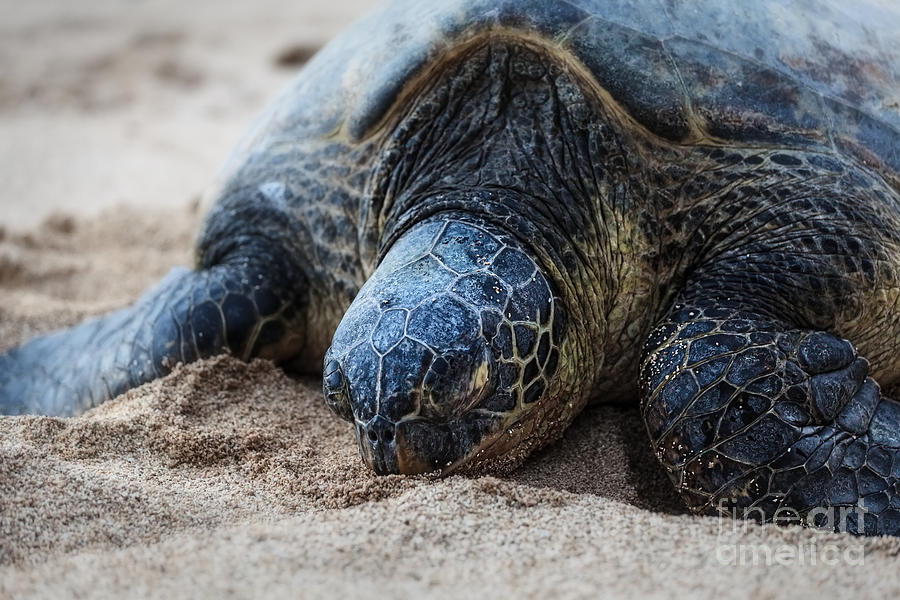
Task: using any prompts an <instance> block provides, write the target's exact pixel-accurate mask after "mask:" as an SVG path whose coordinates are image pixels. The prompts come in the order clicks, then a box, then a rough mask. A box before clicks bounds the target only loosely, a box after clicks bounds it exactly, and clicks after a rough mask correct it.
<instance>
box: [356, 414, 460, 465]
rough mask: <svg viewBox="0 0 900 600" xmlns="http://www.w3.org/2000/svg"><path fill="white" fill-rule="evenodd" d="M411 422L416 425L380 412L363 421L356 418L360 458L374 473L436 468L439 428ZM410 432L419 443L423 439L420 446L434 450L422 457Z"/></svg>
mask: <svg viewBox="0 0 900 600" xmlns="http://www.w3.org/2000/svg"><path fill="white" fill-rule="evenodd" d="M414 422H415V423H416V425H412V426H411V425H410V423H411V421H402V422H400V423H399V424H398V423H394V422H393V421H390V420H389V419H386V418H385V417H383V416H382V415H375V417H373V418H372V419H371V420H370V421H369V422H368V423H365V424H361V423H359V422H357V425H356V441H357V443H358V444H359V454H360V456H361V457H362V459H363V462H365V463H366V465H367V466H368V467H369V468H370V469H372V470H373V471H375V473H377V474H378V475H389V474H404V475H417V474H420V473H428V472H431V471H436V470H438V469H440V466H439V465H440V463H439V461H438V460H436V459H435V456H439V455H441V454H442V453H441V452H440V447H441V446H442V445H443V444H442V443H441V441H440V438H441V437H442V436H441V435H440V431H439V428H437V427H426V428H423V427H422V424H424V422H423V421H419V420H416V421H414ZM411 433H412V434H414V436H413V437H414V438H415V439H416V440H418V441H419V442H420V443H421V442H422V441H426V439H427V441H428V443H427V444H424V446H425V447H426V448H428V449H433V450H438V452H436V453H435V454H432V455H431V458H426V455H425V454H423V452H422V450H421V449H417V448H416V446H419V444H416V443H413V440H411V439H410V434H411Z"/></svg>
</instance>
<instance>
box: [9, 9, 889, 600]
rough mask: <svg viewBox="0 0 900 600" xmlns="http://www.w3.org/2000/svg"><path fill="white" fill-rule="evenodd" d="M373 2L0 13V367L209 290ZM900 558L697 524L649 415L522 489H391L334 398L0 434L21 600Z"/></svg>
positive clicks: (226, 382)
mask: <svg viewBox="0 0 900 600" xmlns="http://www.w3.org/2000/svg"><path fill="white" fill-rule="evenodd" d="M371 4H373V3H372V2H370V1H364V0H352V1H347V2H343V3H341V4H340V6H339V7H337V6H336V5H327V4H314V3H312V2H305V1H297V2H286V1H284V0H263V1H256V2H229V3H216V2H212V1H210V0H203V1H200V2H195V3H191V4H190V8H187V6H188V5H186V4H184V3H176V2H174V1H168V0H157V1H153V2H149V1H148V2H137V3H126V2H121V1H113V0H92V1H91V2H89V3H72V2H64V1H62V0H47V1H45V2H41V3H25V4H19V3H13V2H11V1H10V0H0V14H2V15H3V18H2V19H0V226H2V227H0V350H2V349H6V348H9V347H11V346H14V345H16V344H18V343H20V342H22V341H24V340H26V339H28V338H29V337H30V336H33V335H35V334H37V333H40V332H45V331H49V330H52V329H54V328H58V327H62V326H67V325H71V324H74V323H76V322H78V321H80V320H82V319H83V318H85V317H89V316H93V315H98V314H102V313H104V312H107V311H109V310H112V309H115V308H118V307H121V306H124V305H127V304H128V303H130V302H132V301H134V300H135V299H136V298H137V297H138V296H139V295H140V294H141V292H142V291H143V290H145V289H146V288H148V287H149V286H151V285H152V284H153V283H154V282H156V281H157V280H158V279H159V278H161V277H162V276H163V275H164V274H165V273H166V272H167V271H168V270H169V269H170V268H172V267H173V266H176V265H189V264H190V263H191V252H192V243H193V237H194V235H195V232H196V230H197V227H198V226H199V223H200V221H201V219H202V212H203V206H202V205H203V202H202V201H201V199H202V198H203V197H204V192H205V190H206V188H207V186H208V185H209V184H210V183H211V182H212V181H213V179H214V177H215V174H216V170H217V168H218V167H219V165H220V164H222V162H223V161H224V160H225V158H226V157H227V155H228V152H229V150H230V148H231V147H232V146H233V145H234V143H235V142H236V141H237V139H238V138H239V136H240V135H241V133H242V131H243V130H244V129H245V128H246V127H247V126H248V125H249V124H250V122H251V121H252V119H253V117H254V115H255V114H257V113H258V112H259V111H260V110H261V109H262V107H263V106H264V104H265V102H266V101H267V100H268V99H270V98H272V97H273V96H274V95H275V94H276V93H277V92H278V90H279V88H281V87H282V86H283V85H284V84H285V83H286V82H287V81H288V80H289V79H290V77H291V76H292V74H293V73H294V72H296V70H297V69H298V68H300V64H301V63H302V62H303V60H304V59H305V58H306V57H308V56H309V54H310V53H312V52H313V51H314V50H315V49H316V48H317V47H319V46H320V45H321V44H323V43H325V42H326V41H327V40H328V39H329V38H330V37H332V36H333V35H334V34H335V33H336V32H337V31H339V30H340V28H341V27H342V26H343V25H344V24H346V23H347V22H349V21H350V20H351V19H352V18H353V17H354V15H357V14H360V13H361V12H362V11H364V10H365V9H366V8H367V7H368V6H370V5H371ZM898 561H900V539H896V538H872V539H861V538H854V537H851V536H846V535H835V534H825V533H821V532H818V531H815V530H808V529H802V528H799V527H776V526H772V525H768V526H759V525H756V524H753V523H746V522H732V521H728V520H720V519H718V518H712V517H694V516H690V515H688V514H687V513H686V511H685V509H684V508H683V507H682V506H681V504H680V502H679V500H678V499H677V498H676V496H675V493H674V491H673V489H672V487H671V484H670V483H669V481H668V480H667V479H666V477H665V474H664V473H663V472H662V470H661V468H660V467H659V466H658V465H657V463H656V462H655V458H654V457H653V455H652V453H651V451H650V448H649V445H648V443H647V441H646V437H645V432H644V430H643V425H642V423H641V421H640V417H639V415H638V414H637V411H636V410H634V409H625V408H613V407H597V408H592V409H589V410H588V411H587V412H586V413H585V414H583V415H582V416H581V417H579V418H578V420H577V421H576V422H575V424H574V425H573V426H572V428H571V429H570V430H569V431H568V432H567V433H566V435H565V436H564V438H563V439H562V440H561V441H560V442H558V443H557V444H555V445H554V446H552V447H550V448H548V449H546V450H544V451H542V452H540V453H538V454H537V455H535V456H533V457H531V458H530V459H529V460H528V461H527V462H526V463H525V465H523V466H522V467H521V468H520V469H518V470H517V471H515V472H514V473H512V474H509V475H504V476H480V477H467V476H451V477H448V478H444V479H436V478H430V477H401V476H389V477H376V476H375V475H373V474H372V473H371V472H369V471H368V470H367V469H365V467H364V466H363V464H362V462H361V461H360V459H359V456H358V453H357V449H356V444H355V440H354V439H353V434H352V431H351V429H350V426H349V425H347V424H346V423H344V422H342V421H339V420H337V419H336V418H335V417H333V416H332V415H331V414H330V413H329V412H328V410H327V409H326V407H325V406H324V403H323V402H322V398H321V383H320V381H318V380H315V379H306V380H294V379H291V378H289V377H287V376H286V375H284V374H283V373H282V372H281V371H279V370H278V369H277V368H275V367H274V366H272V365H271V364H270V363H267V362H265V361H255V362H252V363H250V364H244V363H241V362H239V361H236V360H234V359H231V358H227V357H223V358H217V359H213V360H207V361H202V362H199V363H196V364H192V365H188V366H185V367H178V368H176V370H175V371H174V372H173V373H171V374H170V375H168V376H167V377H165V378H163V379H161V380H158V381H154V382H151V383H149V384H146V385H144V386H141V387H140V388H137V389H135V390H132V391H130V392H128V393H126V394H124V395H123V396H120V397H119V398H117V399H115V400H113V401H110V402H108V403H106V404H105V405H102V406H100V407H98V408H95V409H93V410H92V411H89V412H88V413H87V414H85V415H82V416H79V417H75V418H69V419H56V418H46V417H30V416H29V417H0V598H17V599H18V598H31V597H35V598H38V597H39V598H48V597H52V598H67V597H79V598H81V597H91V598H107V597H108V598H121V597H150V598H165V599H166V600H174V599H178V598H195V597H216V598H220V597H271V598H280V597H285V598H295V597H298V596H300V597H311V598H319V597H343V596H350V595H354V596H362V595H365V596H376V597H390V598H395V597H406V596H417V597H425V596H426V595H427V596H428V597H431V596H434V597H473V596H475V595H478V596H484V595H486V593H490V595H495V596H497V597H509V596H514V597H517V598H532V597H534V598H539V597H548V596H549V597H597V596H601V597H606V596H610V597H641V598H643V597H649V598H667V599H668V598H671V597H672V596H673V594H674V595H684V594H691V595H692V596H693V597H697V598H722V597H747V598H770V597H778V596H782V595H784V594H785V593H789V594H790V596H791V597H794V598H817V599H820V600H821V598H823V597H828V598H841V597H848V598H850V597H853V598H861V597H872V598H888V597H893V596H896V595H897V594H898V593H900V569H898V564H900V563H898Z"/></svg>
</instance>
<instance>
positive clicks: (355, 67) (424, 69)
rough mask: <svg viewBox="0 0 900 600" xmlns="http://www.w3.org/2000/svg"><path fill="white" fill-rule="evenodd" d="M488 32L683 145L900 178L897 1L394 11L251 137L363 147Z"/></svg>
mask: <svg viewBox="0 0 900 600" xmlns="http://www.w3.org/2000/svg"><path fill="white" fill-rule="evenodd" d="M491 31H498V32H500V31H503V32H506V33H509V32H513V33H516V34H522V35H524V36H528V37H529V38H531V39H536V38H539V39H541V40H542V41H543V43H546V44H548V45H549V46H551V47H554V48H558V49H559V50H562V51H563V52H564V53H565V54H567V55H569V56H571V57H572V58H573V59H574V60H575V61H577V62H580V63H581V65H583V67H585V69H586V71H587V72H588V73H590V74H592V75H593V77H594V78H595V79H596V81H597V84H598V85H599V86H600V87H601V88H603V89H604V90H606V92H608V94H609V95H610V96H611V97H612V99H613V100H614V101H615V102H617V103H618V104H620V105H621V107H622V108H623V109H624V110H625V111H626V112H627V113H628V114H629V115H630V116H631V117H632V118H633V119H634V121H635V122H636V123H637V124H639V125H641V126H643V127H644V128H646V129H647V130H649V131H650V132H652V133H653V134H655V135H658V136H660V137H663V138H666V139H668V140H671V141H673V142H676V143H684V144H696V143H711V144H725V145H727V144H744V145H751V144H752V145H767V146H785V147H797V146H802V147H808V148H810V149H811V150H816V151H821V152H841V153H848V154H851V155H853V156H855V157H856V158H857V159H858V160H860V161H861V162H863V163H865V164H866V165H867V166H868V167H869V168H872V169H874V170H877V171H880V172H881V173H882V175H883V176H885V177H887V178H888V179H889V180H892V181H893V182H894V183H895V184H897V182H898V181H900V175H898V174H900V35H898V32H900V7H898V5H895V4H892V3H890V2H889V0H880V1H879V0H856V1H855V2H852V3H848V2H842V1H840V0H830V1H829V0H795V1H793V2H789V3H786V2H782V1H781V0H757V1H756V2H752V3H736V2H730V1H726V0H694V1H691V2H687V1H678V0H643V1H626V0H570V1H560V0H443V1H442V2H439V3H438V2H434V3H432V2H421V1H420V0H395V1H393V2H388V3H386V4H384V5H382V6H380V7H379V8H378V9H376V10H375V11H373V12H371V13H369V14H368V15H367V16H366V17H364V18H363V19H361V20H359V21H358V22H357V23H355V24H354V25H353V26H352V27H350V28H349V29H348V30H346V31H345V32H344V33H343V34H341V35H340V36H339V37H337V38H336V39H335V40H334V41H333V42H331V43H330V44H329V45H328V46H326V47H325V48H324V49H323V50H322V51H321V52H320V53H319V54H318V55H317V56H316V57H315V58H314V59H313V60H312V61H311V62H310V63H309V64H308V65H307V66H306V67H305V68H304V70H303V71H302V72H301V74H300V75H299V76H298V78H297V79H296V80H295V82H294V83H293V85H292V87H291V89H290V90H289V92H288V93H287V94H285V95H284V96H283V97H282V99H281V101H279V102H277V103H276V105H275V106H274V107H273V109H272V112H270V113H269V115H268V118H266V119H264V120H263V123H262V124H261V127H260V128H259V129H258V130H257V132H256V134H255V135H251V136H250V138H249V139H248V141H249V142H252V141H254V140H257V141H258V139H259V136H260V135H266V136H267V137H269V136H272V135H275V136H276V137H282V136H284V137H285V138H288V139H292V140H297V139H299V138H307V139H308V138H310V137H318V136H323V135H324V136H328V135H335V134H337V133H341V132H342V133H343V134H344V135H345V136H346V138H348V139H349V140H350V141H358V140H361V139H364V138H365V137H366V136H367V135H369V134H370V133H371V132H372V131H373V130H374V129H375V128H377V126H378V124H379V123H380V122H381V121H382V120H383V119H384V117H385V115H386V113H388V112H389V111H390V109H391V107H392V106H394V105H395V104H396V103H397V101H398V99H399V98H401V97H402V94H403V93H404V90H405V89H407V88H408V86H410V85H411V83H412V82H413V81H414V80H416V79H417V78H419V77H422V76H426V77H427V74H428V72H429V69H430V68H431V67H432V66H433V65H435V64H436V63H437V62H439V61H440V60H441V56H442V55H446V53H447V52H449V51H452V49H453V48H454V47H455V46H458V45H459V44H462V43H465V41H466V40H468V39H471V38H472V37H474V36H477V35H481V34H484V33H486V32H491ZM268 141H271V139H270V140H268Z"/></svg>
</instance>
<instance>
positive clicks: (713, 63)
mask: <svg viewBox="0 0 900 600" xmlns="http://www.w3.org/2000/svg"><path fill="white" fill-rule="evenodd" d="M898 31H900V11H898V9H897V8H894V7H891V6H890V5H889V4H888V3H887V2H876V1H875V0H863V1H859V0H858V1H857V2H854V3H852V5H850V4H846V5H845V3H841V2H838V1H837V0H834V1H827V0H795V1H794V2H791V3H787V4H786V3H783V2H780V1H778V0H761V1H757V2H753V3H733V2H727V1H725V0H696V1H692V2H688V1H683V2H682V1H676V0H658V1H653V0H646V1H640V2H638V1H627V0H569V1H557V0H444V1H442V2H439V3H432V2H421V1H419V0H398V1H395V2H390V3H388V4H385V5H383V6H382V7H380V8H378V9H376V10H375V11H374V12H372V13H371V14H369V15H368V16H367V17H365V18H363V19H362V20H361V21H359V22H358V23H357V24H356V25H354V26H352V27H351V28H350V29H349V30H348V31H347V32H346V33H344V34H343V35H341V36H339V37H338V38H337V39H335V40H334V41H333V42H332V43H330V44H329V45H328V46H326V47H325V48H324V49H323V50H322V51H321V52H320V53H318V54H317V55H316V56H315V57H314V58H313V59H312V60H311V61H310V62H309V63H308V64H307V65H306V66H305V67H304V68H303V70H302V72H301V73H300V74H299V76H298V77H297V79H296V80H295V81H294V83H293V84H292V85H291V86H290V88H289V89H288V90H287V92H286V93H285V94H284V95H283V96H282V97H281V98H280V99H279V100H277V101H276V102H275V103H274V105H273V106H271V107H270V108H269V110H268V111H267V112H266V113H265V114H264V115H263V117H262V118H261V119H260V120H259V122H258V123H257V124H256V125H255V127H254V128H253V129H252V130H251V132H250V133H249V134H248V136H247V137H246V138H245V139H244V140H243V142H242V143H241V145H240V146H239V148H238V150H237V151H236V152H235V153H234V154H233V155H232V158H231V159H230V160H229V161H228V163H227V166H226V168H225V170H224V175H223V176H222V178H221V180H220V181H221V183H220V184H219V185H218V188H217V190H218V191H217V193H216V197H217V199H216V201H215V204H214V206H213V207H212V209H211V211H210V212H209V215H208V217H207V219H206V221H205V225H204V227H203V230H202V232H201V234H200V236H199V242H198V246H197V254H196V265H195V268H194V269H192V270H189V269H176V270H174V271H173V272H172V273H171V274H170V275H168V276H167V277H166V278H165V279H164V280H163V282H162V283H160V284H159V285H158V286H157V287H156V288H154V289H153V290H151V291H150V292H148V293H147V294H146V295H145V296H144V297H143V298H142V299H140V300H139V301H138V302H137V304H135V305H134V306H132V307H129V308H126V309H123V310H120V311H118V312H115V313H113V314H110V315H108V316H105V317H102V318H99V319H94V320H91V321H88V322H85V323H84V324H82V325H79V326H77V327H74V328H72V329H69V330H65V331H62V332H59V333H55V334H51V335H48V336H45V337H39V338H37V339H35V340H32V341H30V342H28V343H27V344H25V345H24V346H22V347H20V348H17V349H14V350H11V351H10V352H9V353H7V354H5V355H4V356H3V357H2V358H0V361H2V362H0V379H2V382H0V407H2V409H3V412H6V413H29V412H38V413H46V414H56V415H66V414H72V413H76V412H79V411H82V410H84V409H87V408H89V407H91V406H93V405H96V404H97V403H99V402H102V401H103V400H105V399H107V398H110V397H113V396H115V395H117V394H120V393H121V392H123V391H124V390H127V389H129V388H131V387H134V386H137V385H139V384H141V383H142V382H145V381H148V380H151V379H153V378H156V377H159V376H161V375H163V374H164V373H166V372H168V371H170V370H171V369H172V368H173V367H174V366H175V365H176V363H179V362H188V361H192V360H195V359H198V358H201V357H207V356H210V355H213V354H216V353H223V352H226V353H231V354H233V355H235V356H238V357H241V358H244V359H249V358H251V357H265V358H270V359H272V360H274V361H276V362H277V363H278V364H280V365H283V366H284V367H285V368H286V369H289V370H292V371H300V372H321V371H322V368H323V365H324V375H323V379H324V395H325V401H326V403H327V404H328V406H329V407H330V408H331V409H332V410H333V411H334V412H335V413H336V414H338V415H340V416H341V417H343V418H344V419H347V420H348V421H350V422H351V423H353V424H354V428H355V431H356V437H357V442H358V445H359V449H360V453H361V455H362V458H363V460H364V461H365V463H366V464H367V465H369V466H370V467H371V468H372V469H374V470H375V471H376V472H378V473H421V472H432V471H440V472H443V473H448V472H451V471H456V470H459V469H475V468H478V469H484V468H488V469H504V468H510V467H513V466H515V465H516V464H518V463H519V462H520V461H521V460H523V459H524V457H526V456H527V455H528V454H529V453H530V452H532V451H533V450H534V449H536V448H538V447H539V446H542V445H545V444H547V443H548V442H550V441H552V440H554V439H555V438H557V437H558V436H559V435H560V434H561V433H562V432H563V430H564V429H565V428H566V426H567V425H568V424H569V423H570V422H571V421H572V419H573V418H574V417H575V416H576V415H577V414H578V413H579V412H580V411H581V410H582V409H583V408H584V407H585V406H586V405H587V404H588V403H590V402H620V403H622V402H635V403H637V402H638V401H639V402H640V407H641V416H642V418H643V419H644V422H645V424H646V428H647V432H648V434H649V439H650V442H651V444H652V449H653V452H655V453H656V455H657V457H658V458H659V460H660V462H661V463H662V465H663V466H664V467H665V469H666V471H667V472H668V474H669V476H670V477H671V479H672V481H673V482H674V484H675V487H676V489H677V491H678V492H679V493H680V494H681V496H682V498H683V499H684V501H685V502H686V504H687V506H688V507H690V508H691V509H692V510H694V511H696V512H710V511H713V512H715V511H717V510H720V509H722V508H723V507H724V508H727V509H735V510H740V511H750V512H751V513H753V512H754V511H755V515H757V516H758V517H759V518H763V519H773V518H776V517H777V516H778V514H779V513H778V511H779V510H782V509H784V510H787V509H790V510H791V511H797V514H800V515H807V516H810V515H817V517H816V518H817V519H819V520H821V519H820V517H821V516H822V514H823V512H822V511H823V510H826V509H829V508H831V507H857V508H858V509H859V511H857V512H854V513H853V514H854V515H856V523H857V525H864V526H865V532H866V533H876V534H877V533H890V534H900V404H898V403H897V402H895V401H894V400H891V399H890V398H888V397H887V395H885V394H883V393H882V391H881V388H880V387H879V385H878V384H877V383H876V381H878V382H880V383H881V385H882V386H885V388H886V389H889V387H890V386H892V385H895V384H897V383H900V352H898V351H897V348H898V346H897V341H898V339H900V310H898V308H897V304H898V302H900V108H898V106H900V83H898V82H900V70H898V65H900V36H898V35H897V32H898ZM848 340H849V341H848ZM859 514H863V515H864V517H863V519H862V520H861V521H860V520H859V518H858V515H859Z"/></svg>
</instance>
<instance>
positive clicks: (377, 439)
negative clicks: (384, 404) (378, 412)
mask: <svg viewBox="0 0 900 600" xmlns="http://www.w3.org/2000/svg"><path fill="white" fill-rule="evenodd" d="M394 427H395V425H394V423H392V422H391V421H389V420H387V419H385V418H384V417H381V416H377V417H375V418H374V419H373V420H372V422H371V423H369V424H368V425H366V427H365V429H366V437H367V438H369V441H370V442H371V443H372V445H373V446H376V445H380V444H383V445H386V446H390V445H391V444H393V443H394Z"/></svg>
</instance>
